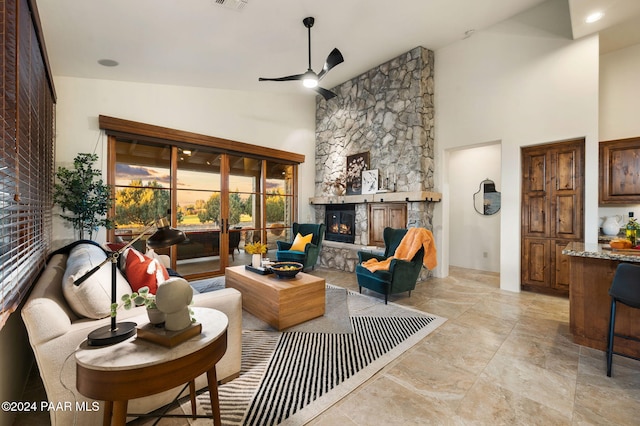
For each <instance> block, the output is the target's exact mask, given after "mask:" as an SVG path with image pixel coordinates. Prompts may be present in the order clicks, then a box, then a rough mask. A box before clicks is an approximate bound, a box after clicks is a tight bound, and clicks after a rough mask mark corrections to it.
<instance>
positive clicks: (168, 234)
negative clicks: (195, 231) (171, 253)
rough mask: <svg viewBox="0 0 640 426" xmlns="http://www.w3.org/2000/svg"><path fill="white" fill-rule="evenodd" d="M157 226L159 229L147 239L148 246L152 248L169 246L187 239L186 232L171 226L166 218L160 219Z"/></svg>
mask: <svg viewBox="0 0 640 426" xmlns="http://www.w3.org/2000/svg"><path fill="white" fill-rule="evenodd" d="M156 227H157V228H158V230H157V231H156V232H155V233H154V234H153V235H152V236H150V237H149V239H148V240H147V246H149V247H151V248H152V249H156V248H164V247H169V246H172V245H174V244H178V243H181V242H183V241H184V240H186V239H187V237H186V236H185V235H184V232H182V231H180V230H179V229H175V228H171V227H170V226H169V221H168V220H167V219H166V218H161V219H158V221H157V222H156Z"/></svg>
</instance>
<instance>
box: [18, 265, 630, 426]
mask: <svg viewBox="0 0 640 426" xmlns="http://www.w3.org/2000/svg"><path fill="white" fill-rule="evenodd" d="M313 273H314V274H315V275H319V276H323V277H324V278H325V279H326V280H327V282H328V283H331V284H336V285H341V286H344V287H347V288H350V289H353V290H356V291H357V283H356V280H355V274H349V273H344V272H339V271H334V270H329V269H318V270H316V271H315V272H313ZM363 291H366V290H363ZM370 294H375V293H370ZM390 301H392V302H395V303H398V304H401V305H405V306H409V307H413V308H415V309H419V310H422V311H425V312H430V313H433V314H436V315H440V316H443V317H446V318H448V321H447V322H446V323H445V324H444V325H442V326H441V327H439V328H438V329H437V330H436V331H434V332H433V333H432V334H430V335H429V336H427V337H426V338H425V339H424V340H423V341H422V342H420V343H419V344H417V345H416V346H414V347H413V348H412V349H411V350H409V351H407V352H406V353H405V354H403V355H402V356H401V357H399V358H398V359H397V360H395V361H394V362H392V363H391V364H389V365H388V366H387V367H385V368H384V369H383V370H382V371H380V372H379V373H378V374H377V375H375V376H374V377H372V378H371V379H370V380H369V381H367V382H366V383H364V384H363V385H362V386H360V387H359V388H358V389H356V390H355V391H354V392H353V393H352V394H350V395H349V396H348V397H346V398H344V399H343V400H341V401H340V402H338V403H337V404H335V405H334V406H333V407H331V408H330V409H329V410H327V411H325V412H324V413H323V414H322V415H320V416H319V417H317V418H316V419H315V420H313V421H312V422H311V423H310V424H312V425H315V426H324V425H327V426H328V425H331V426H333V425H335V424H341V425H346V426H349V425H380V424H386V425H409V424H437V425H440V424H454V425H456V424H460V425H463V424H464V425H466V424H482V425H484V424H487V425H489V424H490V425H496V424H505V425H513V424H523V425H529V424H544V425H573V424H575V425H578V424H580V425H581V424H603V425H630V424H638V422H639V420H638V419H640V362H639V361H634V360H630V359H627V358H621V357H616V358H614V366H613V377H612V378H608V377H607V376H606V374H605V360H604V353H603V352H601V351H597V350H593V349H589V348H585V347H581V346H578V345H575V344H573V343H572V340H571V336H570V332H569V303H568V300H567V299H564V298H558V297H554V296H547V295H541V294H536V293H529V292H522V293H511V292H507V291H502V290H500V289H499V286H498V275H497V274H493V273H486V272H481V271H475V270H469V269H462V268H455V267H454V268H451V271H450V276H449V277H447V278H443V279H440V278H431V279H429V280H427V281H424V282H421V283H419V284H418V286H417V288H416V290H414V291H413V292H412V294H411V297H408V296H407V295H406V294H400V295H395V296H392V297H391V298H390ZM38 382H39V380H38V378H37V377H36V378H35V380H34V384H32V385H31V386H29V389H30V391H29V394H30V395H29V396H30V397H32V398H34V400H40V399H43V398H44V396H38V392H40V395H43V391H42V385H41V383H40V384H39V386H40V387H39V389H38ZM25 397H26V396H25ZM47 423H48V417H44V418H39V419H34V418H28V419H27V418H18V419H17V420H16V422H15V423H14V424H15V425H33V424H47ZM132 424H136V425H146V424H152V421H151V420H144V421H143V420H138V421H134V422H132ZM160 424H161V425H186V424H188V423H187V421H185V420H182V419H163V420H162V421H161V423H160Z"/></svg>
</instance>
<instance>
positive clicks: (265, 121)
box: [53, 77, 315, 247]
mask: <svg viewBox="0 0 640 426" xmlns="http://www.w3.org/2000/svg"><path fill="white" fill-rule="evenodd" d="M54 80H55V86H56V92H57V95H58V103H57V106H56V115H57V120H56V162H57V165H62V166H66V167H70V166H71V164H72V161H73V158H74V157H75V156H76V155H77V154H78V153H79V152H96V153H97V154H98V155H100V157H101V158H100V160H99V162H98V163H97V164H96V165H95V167H98V168H103V169H104V168H105V167H106V149H107V147H106V137H105V136H104V133H103V132H101V131H100V130H99V128H98V116H99V115H107V116H113V117H117V118H122V119H126V120H132V121H138V122H142V123H148V124H153V125H158V126H163V127H169V128H174V129H179V130H186V131H190V132H195V133H201V134H205V135H209V136H217V137H221V138H226V139H231V140H236V141H239V142H246V143H250V144H254V145H259V146H267V147H271V148H277V149H281V150H285V151H291V152H295V153H299V154H304V155H305V162H304V164H302V165H301V166H300V168H299V172H300V173H299V176H300V177H299V182H300V188H299V196H300V198H299V200H300V201H299V208H300V218H301V219H305V218H307V217H309V216H310V211H309V203H308V199H309V197H312V196H313V190H314V179H315V165H314V163H315V99H314V97H313V96H304V95H282V94H266V93H253V92H240V91H230V90H214V89H204V88H197V87H182V86H166V85H154V84H140V83H132V82H120V81H111V80H92V79H80V78H72V77H56V78H55V79H54ZM104 177H105V179H106V173H105V176H104ZM56 211H57V210H56ZM53 239H54V244H53V245H54V247H60V246H62V245H64V244H66V243H67V242H69V241H72V240H73V230H72V228H70V227H68V225H66V224H65V223H64V222H63V221H62V219H59V218H55V219H54V229H53ZM97 240H98V241H104V232H102V233H101V234H100V235H99V237H98V238H97Z"/></svg>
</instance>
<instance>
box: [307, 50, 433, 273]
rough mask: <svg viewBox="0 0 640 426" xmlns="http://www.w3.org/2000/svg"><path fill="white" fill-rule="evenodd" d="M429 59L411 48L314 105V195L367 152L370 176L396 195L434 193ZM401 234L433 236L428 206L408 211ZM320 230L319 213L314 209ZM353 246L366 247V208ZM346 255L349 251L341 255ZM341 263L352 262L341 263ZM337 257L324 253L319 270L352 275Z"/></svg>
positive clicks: (414, 205) (359, 209)
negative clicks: (417, 230) (389, 182)
mask: <svg viewBox="0 0 640 426" xmlns="http://www.w3.org/2000/svg"><path fill="white" fill-rule="evenodd" d="M433 65H434V54H433V52H432V51H431V50H428V49H425V48H423V47H416V48H414V49H412V50H411V51H409V52H407V53H405V54H403V55H400V56H398V57H397V58H395V59H392V60H391V61H389V62H386V63H384V64H382V65H380V66H378V67H376V68H374V69H372V70H370V71H368V72H366V73H364V74H362V75H360V76H358V77H355V78H353V79H351V80H349V81H347V82H345V83H343V84H341V85H339V86H337V87H335V88H334V89H333V91H334V92H336V93H337V95H338V96H337V97H335V98H333V99H331V100H329V101H325V100H324V99H322V98H321V97H320V96H318V97H317V101H316V159H315V161H316V162H315V165H316V178H315V195H316V196H322V195H327V193H326V188H325V182H329V181H332V180H334V179H336V178H337V177H338V176H339V175H340V174H343V175H344V173H345V172H346V159H347V156H348V155H353V154H358V153H360V152H367V151H368V152H369V168H370V169H378V170H379V171H380V174H381V177H382V178H384V177H386V176H387V173H389V174H390V175H396V176H397V182H396V190H397V191H428V190H433V173H434V170H433V169H434V158H433V153H434V112H435V111H434V104H433V98H434V82H433ZM407 204H408V205H407V221H408V224H407V225H408V226H409V227H413V226H421V227H425V228H428V229H431V228H432V217H433V203H426V202H411V203H407ZM315 215H316V221H317V222H324V206H315ZM356 218H357V219H356V222H357V226H356V239H355V245H356V247H357V246H360V245H367V243H368V236H367V234H368V218H367V206H366V205H365V204H357V205H356ZM347 251H348V250H347ZM345 257H350V258H351V259H350V260H349V261H348V262H346V263H347V265H343V264H344V263H345ZM352 258H353V256H352V255H351V256H348V255H346V254H345V252H344V249H342V248H340V249H338V248H335V249H332V248H331V247H330V246H329V245H323V255H322V256H321V259H320V260H321V261H320V264H321V265H324V266H331V267H337V265H338V264H340V265H342V266H343V267H338V269H344V270H352V268H355V266H354V265H355V261H354V260H353V259H352Z"/></svg>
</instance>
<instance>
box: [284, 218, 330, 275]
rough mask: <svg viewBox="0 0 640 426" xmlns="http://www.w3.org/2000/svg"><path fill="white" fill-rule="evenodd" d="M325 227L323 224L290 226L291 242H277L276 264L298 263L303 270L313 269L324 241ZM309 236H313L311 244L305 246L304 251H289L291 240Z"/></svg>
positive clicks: (295, 223) (296, 224)
mask: <svg viewBox="0 0 640 426" xmlns="http://www.w3.org/2000/svg"><path fill="white" fill-rule="evenodd" d="M325 229H326V226H325V224H324V223H321V224H315V223H297V222H294V223H293V226H292V230H293V232H292V235H291V238H292V240H291V242H289V243H287V242H285V241H277V244H278V251H276V260H277V261H278V262H299V263H302V265H303V268H302V269H303V270H305V269H308V268H311V269H314V268H315V266H316V263H317V262H318V257H319V255H320V249H321V248H322V240H323V239H324V231H325ZM298 233H299V234H301V235H309V234H313V237H312V238H311V242H310V243H309V244H307V245H306V247H305V249H304V251H293V250H289V249H290V248H291V245H292V244H293V240H294V239H295V238H296V235H298Z"/></svg>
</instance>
